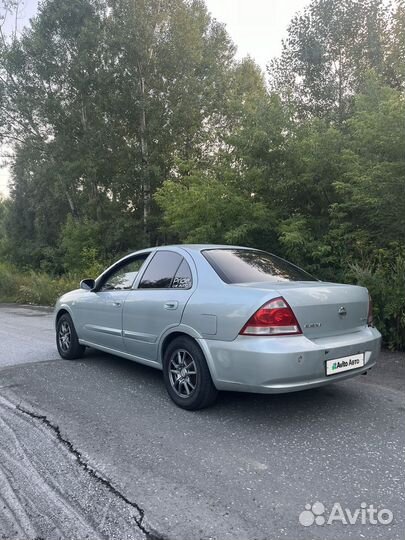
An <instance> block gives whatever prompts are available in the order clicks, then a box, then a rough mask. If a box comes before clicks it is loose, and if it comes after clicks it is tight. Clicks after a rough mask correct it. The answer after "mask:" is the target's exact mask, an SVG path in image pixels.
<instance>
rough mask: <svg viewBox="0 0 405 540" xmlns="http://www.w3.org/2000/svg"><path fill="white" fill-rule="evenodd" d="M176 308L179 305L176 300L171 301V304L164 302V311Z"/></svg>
mask: <svg viewBox="0 0 405 540" xmlns="http://www.w3.org/2000/svg"><path fill="white" fill-rule="evenodd" d="M178 306H179V303H178V302H177V300H172V301H171V302H166V303H165V304H164V306H163V307H164V308H165V309H177V308H178Z"/></svg>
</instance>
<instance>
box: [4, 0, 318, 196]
mask: <svg viewBox="0 0 405 540" xmlns="http://www.w3.org/2000/svg"><path fill="white" fill-rule="evenodd" d="M67 1H69V0H67ZM205 2H206V4H207V7H208V10H209V11H210V12H211V14H212V15H213V17H215V19H217V20H218V21H220V22H223V23H225V24H226V27H227V30H228V32H229V34H230V36H231V38H232V40H233V42H234V43H235V45H236V46H237V56H238V58H241V57H243V56H246V55H249V56H251V57H252V58H254V60H255V61H256V62H257V63H258V64H259V66H261V68H262V69H263V70H265V69H266V64H267V63H268V61H269V60H270V58H273V57H274V56H278V55H279V54H280V52H281V40H282V39H283V38H284V37H285V36H286V30H287V26H288V24H289V22H290V20H291V19H292V17H293V16H294V15H295V13H297V12H298V11H301V10H302V9H303V8H304V7H305V6H306V5H307V4H308V3H309V0H205ZM37 4H38V1H37V0H25V2H24V8H23V11H22V14H21V19H20V25H24V24H26V23H28V20H29V18H30V17H32V16H33V15H34V14H35V11H36V7H37ZM8 179H9V171H8V169H7V168H6V167H3V168H0V193H3V194H7V183H8Z"/></svg>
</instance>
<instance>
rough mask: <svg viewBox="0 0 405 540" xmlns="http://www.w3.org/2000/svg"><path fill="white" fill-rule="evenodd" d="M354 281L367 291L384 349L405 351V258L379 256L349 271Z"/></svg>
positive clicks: (386, 253) (389, 255) (358, 264)
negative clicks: (387, 347)
mask: <svg viewBox="0 0 405 540" xmlns="http://www.w3.org/2000/svg"><path fill="white" fill-rule="evenodd" d="M350 270H351V275H352V276H353V277H354V279H355V281H356V282H357V283H358V284H360V285H364V286H365V287H367V288H368V290H369V291H370V293H371V297H372V299H373V305H374V310H373V314H374V319H375V323H376V326H377V328H378V329H379V330H380V331H381V332H382V333H383V335H384V337H385V341H386V343H387V345H388V346H389V347H390V348H391V349H393V350H395V349H404V348H405V256H404V254H402V255H397V257H396V258H395V259H392V254H391V253H390V252H383V253H382V254H380V258H379V260H378V261H376V262H374V263H371V264H370V263H369V264H367V265H365V264H363V265H362V264H360V263H354V264H352V265H351V267H350Z"/></svg>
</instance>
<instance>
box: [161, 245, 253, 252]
mask: <svg viewBox="0 0 405 540" xmlns="http://www.w3.org/2000/svg"><path fill="white" fill-rule="evenodd" d="M168 248H183V249H187V250H189V251H203V250H204V249H255V248H250V247H246V246H232V245H229V244H172V245H170V246H157V247H156V248H153V249H168Z"/></svg>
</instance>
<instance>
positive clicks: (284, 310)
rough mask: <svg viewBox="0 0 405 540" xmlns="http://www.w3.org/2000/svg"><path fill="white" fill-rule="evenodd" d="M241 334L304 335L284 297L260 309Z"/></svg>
mask: <svg viewBox="0 0 405 540" xmlns="http://www.w3.org/2000/svg"><path fill="white" fill-rule="evenodd" d="M239 333H240V334H242V335H244V336H283V335H292V334H302V332H301V328H300V325H299V324H298V321H297V319H296V317H295V315H294V312H293V310H292V309H291V308H290V306H289V305H288V304H287V302H286V301H285V300H284V298H282V297H280V298H275V299H274V300H271V301H270V302H267V303H266V304H264V306H262V307H261V308H260V309H258V310H257V311H256V313H255V314H254V315H252V316H251V317H250V319H249V320H248V322H247V323H246V324H245V326H244V327H243V328H242V330H241V331H240V332H239Z"/></svg>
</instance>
